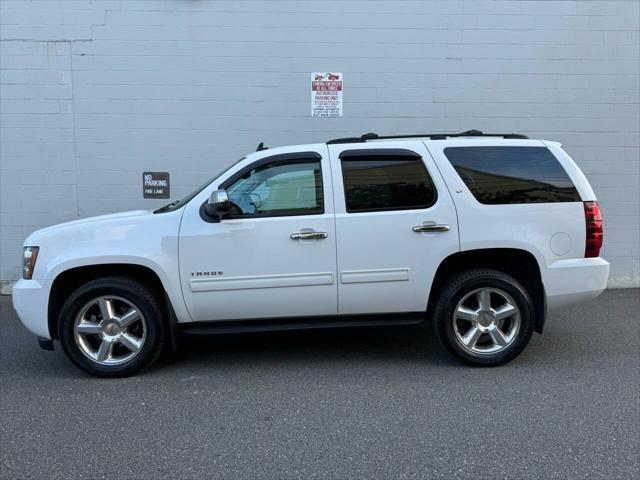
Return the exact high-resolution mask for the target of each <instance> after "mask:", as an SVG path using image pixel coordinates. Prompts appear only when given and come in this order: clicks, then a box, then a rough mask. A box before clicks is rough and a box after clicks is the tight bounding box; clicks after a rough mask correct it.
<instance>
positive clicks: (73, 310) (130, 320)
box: [58, 277, 164, 377]
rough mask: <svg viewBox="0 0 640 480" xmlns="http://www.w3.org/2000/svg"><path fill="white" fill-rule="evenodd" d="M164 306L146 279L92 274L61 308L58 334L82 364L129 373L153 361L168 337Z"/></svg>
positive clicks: (101, 372) (109, 373)
mask: <svg viewBox="0 0 640 480" xmlns="http://www.w3.org/2000/svg"><path fill="white" fill-rule="evenodd" d="M163 320H164V310H163V309H162V307H161V304H160V303H159V301H158V299H157V298H156V296H155V295H154V294H153V292H151V290H150V289H149V288H148V287H147V286H146V285H144V284H142V283H140V282H138V281H135V280H131V279H127V278H120V277H111V278H101V279H97V280H93V281H91V282H89V283H87V284H86V285H83V286H82V287H80V288H78V289H77V290H76V291H75V292H73V293H72V294H71V296H70V297H69V299H68V300H67V301H66V302H65V304H64V305H63V307H62V309H61V313H60V318H59V324H58V325H59V331H58V338H59V339H60V342H61V343H62V347H63V350H64V351H65V353H66V354H67V356H68V357H69V358H70V359H71V361H72V362H73V363H75V364H76V365H77V366H78V367H80V368H81V369H82V370H84V371H86V372H88V373H91V374H92V375H96V376H101V377H121V376H127V375H131V374H134V373H137V372H138V371H140V370H142V369H143V368H146V367H148V366H150V365H151V364H152V363H153V362H154V361H155V360H156V359H157V358H158V357H159V356H160V353H161V351H162V347H163V343H164V321H163Z"/></svg>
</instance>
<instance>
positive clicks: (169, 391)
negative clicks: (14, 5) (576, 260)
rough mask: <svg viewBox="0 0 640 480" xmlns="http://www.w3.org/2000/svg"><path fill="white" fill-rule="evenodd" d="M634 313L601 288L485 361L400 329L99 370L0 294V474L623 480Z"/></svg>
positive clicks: (630, 432) (267, 343) (208, 344)
mask: <svg viewBox="0 0 640 480" xmlns="http://www.w3.org/2000/svg"><path fill="white" fill-rule="evenodd" d="M639 317H640V291H639V290H611V291H607V292H605V294H603V295H602V296H601V297H600V298H599V299H597V300H595V301H593V302H591V303H588V304H584V305H581V306H578V307H573V308H570V309H566V310H563V311H558V312H554V313H553V314H551V315H550V317H549V319H548V320H547V326H546V331H545V333H544V335H542V336H540V335H534V336H533V338H532V340H531V343H530V344H529V347H528V348H527V350H526V351H525V352H524V353H523V354H522V355H521V356H520V357H519V358H517V359H516V360H515V361H513V362H511V363H510V364H508V365H506V366H503V367H499V368H490V369H479V368H469V367H464V366H462V365H460V364H458V363H457V362H455V361H454V360H452V359H451V358H450V357H449V356H448V355H447V354H446V353H445V351H444V350H443V349H442V348H441V347H440V346H439V345H438V344H437V342H436V341H435V339H434V338H432V337H430V336H429V335H428V334H427V333H425V332H424V331H423V330H421V329H419V328H416V327H403V328H373V329H360V330H335V331H321V332H309V331H307V332H298V333H280V334H275V333H269V334H252V335H249V336H247V335H244V336H242V335H235V336H224V337H212V338H207V339H204V340H203V339H201V340H197V341H191V342H189V343H188V344H186V345H185V346H184V348H183V349H182V350H181V351H180V352H179V353H177V354H175V355H173V356H171V357H170V358H165V359H163V360H161V361H160V362H159V364H157V365H156V366H155V367H153V368H152V369H150V370H148V371H146V372H145V373H144V374H142V375H139V376H137V377H132V378H127V379H116V380H104V379H96V378H93V377H90V376H88V375H86V374H84V373H82V372H81V371H79V370H77V369H76V368H75V367H74V366H73V365H72V364H71V363H70V362H69V361H68V360H67V359H66V357H65V356H64V353H63V352H62V350H61V349H60V347H59V345H57V346H56V350H55V351H54V352H47V351H43V350H40V349H39V348H38V346H37V343H36V340H35V338H34V337H33V336H32V335H31V334H29V333H28V332H27V331H26V329H25V328H24V327H23V326H22V325H21V324H20V322H19V321H18V318H17V317H16V315H15V313H14V312H13V309H12V308H11V303H10V297H0V421H1V423H0V478H3V479H23V478H38V479H42V478H60V479H70V478H73V479H82V478H90V479H98V478H108V479H129V478H135V479H152V478H153V479H157V478H170V479H183V478H184V479H195V478H208V479H213V478H230V479H257V478H272V479H289V478H291V479H298V478H300V479H315V478H327V479H333V478H335V479H365V478H366V479H369V478H381V479H396V478H398V479H400V478H415V479H427V478H442V479H451V478H468V479H481V478H491V479H498V478H510V479H511V478H513V479H524V478H531V479H540V478H544V479H555V478H557V479H563V480H564V479H573V478H576V479H578V478H590V479H599V478H603V479H604V478H606V479H630V478H639V476H640V467H639V463H638V456H637V455H638V451H640V438H639V436H640V433H639V432H640V398H639V395H640V393H639V382H640V376H639V373H640V368H639V367H640V358H639V356H640V350H639V345H640V338H639V337H640V318H639Z"/></svg>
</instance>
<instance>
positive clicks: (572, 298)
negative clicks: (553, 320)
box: [541, 257, 609, 310]
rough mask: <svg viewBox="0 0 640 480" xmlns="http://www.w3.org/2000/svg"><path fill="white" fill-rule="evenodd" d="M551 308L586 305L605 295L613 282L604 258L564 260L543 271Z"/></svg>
mask: <svg viewBox="0 0 640 480" xmlns="http://www.w3.org/2000/svg"><path fill="white" fill-rule="evenodd" d="M541 273H542V282H543V283H544V288H545V291H546V294H547V308H548V309H549V310H552V309H554V308H559V307H565V306H568V305H575V304H577V303H582V302H586V301H588V300H591V299H593V298H596V297H597V296H598V295H600V294H601V293H602V291H603V290H604V289H605V288H606V286H607V281H608V280H609V262H607V261H606V260H604V259H603V258H600V257H597V258H576V259H571V260H560V261H557V262H554V263H552V264H551V265H549V266H547V267H546V268H544V267H543V268H542V269H541Z"/></svg>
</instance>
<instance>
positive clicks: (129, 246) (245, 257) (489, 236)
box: [13, 130, 609, 377]
mask: <svg viewBox="0 0 640 480" xmlns="http://www.w3.org/2000/svg"><path fill="white" fill-rule="evenodd" d="M24 245H25V247H24V274H23V279H21V280H19V281H18V282H17V283H16V285H15V287H14V289H13V304H14V307H15V309H16V311H17V312H18V315H19V316H20V319H21V320H22V322H23V323H24V324H25V326H26V327H27V328H28V329H29V330H31V331H32V332H33V333H34V334H36V335H37V336H38V337H40V345H41V346H42V347H43V348H48V349H52V348H53V342H52V341H53V340H58V341H60V343H61V344H62V348H63V349H64V351H65V353H66V354H67V355H68V356H69V358H70V359H71V360H72V361H73V362H74V363H75V364H76V365H77V366H78V367H80V368H82V369H83V370H85V371H87V372H89V373H92V374H94V375H99V376H109V377H111V376H122V375H128V374H132V373H134V372H137V371H139V370H140V369H142V368H144V367H147V366H149V365H150V364H151V363H153V362H154V360H156V359H157V358H158V356H159V355H160V353H161V351H162V350H163V349H164V348H165V347H174V348H175V347H176V345H177V341H178V339H179V337H180V335H181V334H186V333H190V334H209V333H220V332H247V331H252V332H253V331H264V330H277V329H297V328H322V327H353V326H365V325H368V326H370V325H405V324H417V323H422V322H424V321H425V320H427V321H428V323H429V324H432V325H433V327H434V330H435V333H436V335H437V336H438V338H439V339H440V340H441V341H442V343H443V344H444V346H445V347H446V348H447V349H448V350H449V351H450V352H451V353H452V354H453V355H455V356H456V357H457V358H459V359H461V360H463V361H464V362H466V363H468V364H472V365H498V364H502V363H504V362H507V361H509V360H511V359H513V358H514V357H516V356H517V355H518V354H519V353H520V352H521V351H522V350H523V349H524V348H525V346H526V345H527V343H528V341H529V338H530V337H531V334H532V332H533V331H536V332H542V329H543V326H544V321H545V316H546V311H547V310H548V309H552V308H556V307H560V306H563V305H570V304H574V303H578V302H583V301H586V300H589V299H592V298H594V297H596V296H597V295H598V294H600V292H602V290H603V289H604V288H605V286H606V284H607V278H608V275H609V264H608V263H607V262H606V261H605V260H603V259H602V258H600V257H599V252H600V247H601V245H602V219H601V217H600V211H599V208H598V204H597V203H596V197H595V195H594V193H593V190H592V189H591V187H590V186H589V183H588V182H587V179H586V178H585V176H584V175H583V174H582V172H581V171H580V169H579V168H578V167H577V166H576V164H575V163H574V162H573V161H572V160H571V158H569V156H568V155H567V154H566V153H565V152H564V151H563V150H562V149H561V148H560V145H559V144H558V143H555V142H548V141H544V140H530V139H528V138H527V137H525V136H524V135H518V134H483V133H482V132H479V131H477V130H472V131H469V132H464V133H457V134H425V135H415V136H414V135H410V136H392V137H382V136H378V135H375V134H365V135H363V136H362V137H354V138H342V139H336V140H331V141H328V142H326V143H322V144H313V145H299V146H291V147H279V148H274V149H266V148H264V147H262V144H261V145H260V147H259V148H258V151H256V152H255V153H252V154H250V155H248V156H246V157H245V158H242V159H241V160H240V161H238V162H237V163H235V164H234V165H233V166H231V167H230V168H229V169H227V170H226V171H225V172H223V173H221V174H220V175H217V176H216V177H215V178H214V179H213V180H210V181H208V182H207V183H206V184H205V185H204V186H203V187H202V188H199V189H197V190H196V191H195V192H193V193H192V194H191V195H189V196H188V197H186V198H184V199H182V200H179V201H176V202H173V203H170V204H169V205H166V206H164V207H162V208H159V209H157V210H155V211H143V210H140V211H133V212H127V213H119V214H113V215H104V216H100V217H94V218H87V219H83V220H78V221H74V222H69V223H64V224H61V225H56V226H53V227H49V228H45V229H42V230H38V231H36V232H34V233H33V234H31V235H30V236H29V237H28V238H27V239H26V241H25V243H24Z"/></svg>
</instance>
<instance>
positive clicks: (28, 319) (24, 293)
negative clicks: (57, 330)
mask: <svg viewBox="0 0 640 480" xmlns="http://www.w3.org/2000/svg"><path fill="white" fill-rule="evenodd" d="M49 287H50V285H49V284H48V283H47V284H44V285H43V284H41V283H40V282H39V281H37V280H24V279H20V280H18V281H17V282H16V283H15V285H14V286H13V292H12V294H11V296H12V300H13V308H14V309H15V311H16V313H17V314H18V317H19V318H20V321H21V322H22V323H23V325H24V326H25V327H27V329H28V330H29V331H30V332H32V333H34V334H36V335H37V336H38V337H41V338H44V339H49V340H50V339H51V334H50V333H49V322H48V308H49Z"/></svg>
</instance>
